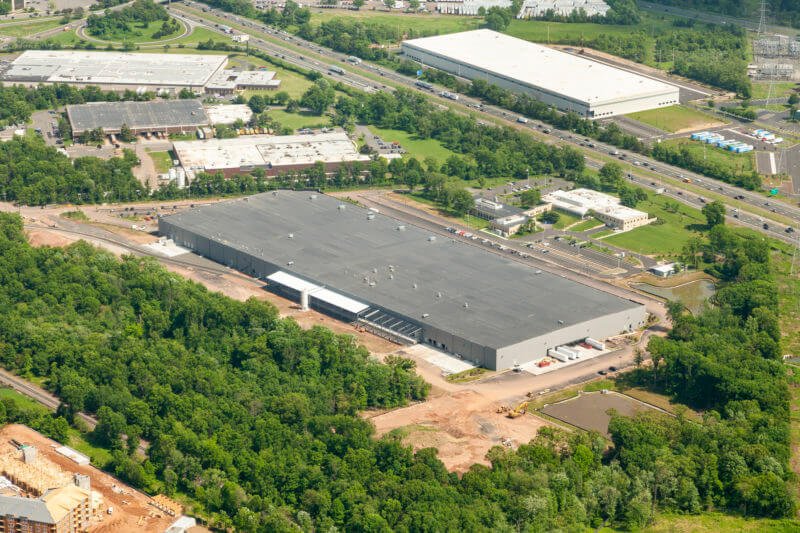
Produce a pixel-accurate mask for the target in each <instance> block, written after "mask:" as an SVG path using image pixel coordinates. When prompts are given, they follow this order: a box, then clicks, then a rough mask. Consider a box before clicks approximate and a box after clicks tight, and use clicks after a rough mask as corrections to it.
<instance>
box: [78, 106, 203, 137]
mask: <svg viewBox="0 0 800 533" xmlns="http://www.w3.org/2000/svg"><path fill="white" fill-rule="evenodd" d="M67 115H68V116H69V122H70V124H72V129H73V130H74V131H78V132H80V131H86V130H93V129H96V128H105V129H119V128H120V126H122V125H123V124H126V125H127V126H128V127H129V128H131V129H137V128H165V127H170V126H206V125H208V124H210V121H209V118H208V115H206V111H205V109H203V104H202V103H200V100H154V101H152V102H95V103H91V104H80V105H68V106H67Z"/></svg>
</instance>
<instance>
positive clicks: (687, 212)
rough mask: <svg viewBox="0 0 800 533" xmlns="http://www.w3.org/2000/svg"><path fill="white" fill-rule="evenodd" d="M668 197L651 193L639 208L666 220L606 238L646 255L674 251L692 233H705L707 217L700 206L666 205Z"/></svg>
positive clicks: (615, 244) (681, 246) (671, 252)
mask: <svg viewBox="0 0 800 533" xmlns="http://www.w3.org/2000/svg"><path fill="white" fill-rule="evenodd" d="M666 202H671V200H669V199H668V198H663V197H661V196H657V195H650V198H649V199H648V200H647V201H645V202H640V203H639V205H637V206H636V209H639V210H641V211H646V212H648V213H649V214H650V215H651V216H656V217H658V218H659V219H660V220H663V221H664V224H649V225H647V226H641V227H638V228H636V229H632V230H630V231H626V232H624V233H618V234H616V235H612V236H610V237H607V238H605V239H603V240H604V242H607V243H609V244H612V245H614V246H619V247H620V248H625V249H628V250H631V251H633V252H637V253H641V254H646V255H671V254H676V253H679V252H680V251H681V249H682V248H683V246H684V244H686V241H688V240H689V238H690V237H691V236H692V235H697V236H701V235H702V233H700V232H701V231H702V230H704V229H705V223H706V219H705V217H704V216H703V215H702V214H701V213H700V211H699V210H697V209H694V208H691V207H689V206H686V205H683V204H678V205H679V208H678V212H677V213H671V212H669V211H667V210H666V209H664V206H665V203H666Z"/></svg>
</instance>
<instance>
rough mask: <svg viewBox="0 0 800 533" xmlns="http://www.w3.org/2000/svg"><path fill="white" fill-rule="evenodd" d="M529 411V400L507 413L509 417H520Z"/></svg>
mask: <svg viewBox="0 0 800 533" xmlns="http://www.w3.org/2000/svg"><path fill="white" fill-rule="evenodd" d="M527 412H528V402H527V401H524V402H522V403H521V404H519V405H518V406H516V407H515V408H514V409H512V410H510V411H509V412H507V413H506V416H507V417H508V418H518V417H520V416H522V415H524V414H525V413H527Z"/></svg>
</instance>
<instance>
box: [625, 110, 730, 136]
mask: <svg viewBox="0 0 800 533" xmlns="http://www.w3.org/2000/svg"><path fill="white" fill-rule="evenodd" d="M628 116H629V117H630V118H632V119H634V120H638V121H639V122H644V123H645V124H649V125H651V126H653V127H655V128H658V129H660V130H663V131H668V132H671V133H674V132H676V131H682V130H696V129H700V128H708V127H712V126H716V125H720V124H724V123H725V122H723V121H722V120H720V119H718V118H717V117H715V116H712V115H708V114H706V113H702V112H700V111H697V110H696V109H691V108H688V107H684V106H682V105H674V106H670V107H663V108H661V109H651V110H650V111H639V112H638V113H631V114H630V115H628Z"/></svg>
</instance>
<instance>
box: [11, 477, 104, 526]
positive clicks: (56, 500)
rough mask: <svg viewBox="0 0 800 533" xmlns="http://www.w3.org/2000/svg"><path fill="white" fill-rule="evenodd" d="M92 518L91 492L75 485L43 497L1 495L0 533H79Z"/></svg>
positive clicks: (48, 492) (51, 491)
mask: <svg viewBox="0 0 800 533" xmlns="http://www.w3.org/2000/svg"><path fill="white" fill-rule="evenodd" d="M91 515H92V507H91V493H90V491H89V490H88V489H84V488H81V487H78V486H76V485H67V486H66V487H61V488H58V489H52V490H49V491H47V492H45V493H44V494H43V495H42V496H41V497H40V498H25V497H23V496H0V533H79V532H81V531H86V530H87V528H88V526H89V519H90V518H91Z"/></svg>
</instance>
